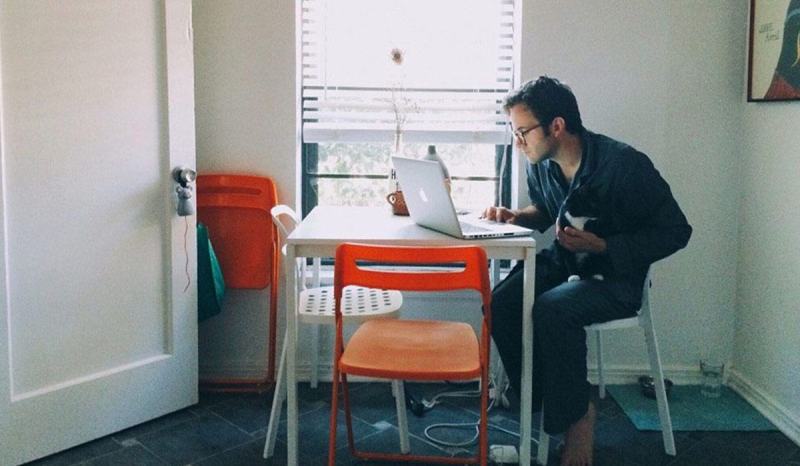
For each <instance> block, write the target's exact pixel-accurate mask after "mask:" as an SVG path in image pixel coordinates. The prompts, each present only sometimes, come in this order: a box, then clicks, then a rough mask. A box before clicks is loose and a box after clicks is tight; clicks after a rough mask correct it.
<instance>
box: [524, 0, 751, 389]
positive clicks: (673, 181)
mask: <svg viewBox="0 0 800 466" xmlns="http://www.w3.org/2000/svg"><path fill="white" fill-rule="evenodd" d="M737 6H739V7H737ZM745 25H746V4H745V2H735V3H734V2H731V1H726V0H715V1H707V2H692V1H689V0H685V1H678V0H669V1H664V0H639V1H636V2H631V1H629V0H580V1H578V0H568V1H564V0H562V1H544V0H542V1H527V2H525V11H524V16H523V31H524V35H523V41H522V42H523V48H522V76H523V79H527V78H535V77H537V76H539V75H541V74H548V75H551V76H554V77H558V78H560V79H562V80H563V81H566V82H567V83H568V84H570V85H571V87H572V89H573V91H574V92H575V94H576V96H577V98H578V102H579V105H580V107H581V111H582V116H583V120H584V124H585V125H586V126H587V127H588V128H590V129H592V130H594V131H598V132H601V133H605V134H607V135H609V136H611V137H615V138H617V139H620V140H622V141H625V142H627V143H629V144H631V145H632V146H634V147H636V148H638V149H639V150H641V151H643V152H645V153H646V154H648V155H649V156H650V158H651V159H652V160H653V162H654V163H655V165H656V167H657V168H658V169H659V171H660V172H661V174H662V175H663V176H664V178H665V179H666V180H667V181H668V182H669V184H670V185H671V187H672V191H673V194H674V195H675V198H676V199H677V200H678V202H679V204H680V205H681V207H682V208H683V210H684V212H685V214H686V216H687V217H688V219H689V223H690V224H691V225H692V226H693V227H694V233H693V235H692V238H691V241H690V242H689V245H688V246H687V247H686V249H684V250H682V251H680V252H678V253H677V254H676V255H674V256H672V257H669V258H667V259H665V260H664V261H662V262H660V263H658V264H657V265H656V266H655V269H654V289H653V290H652V292H651V303H652V306H653V312H654V315H655V317H654V319H655V323H656V331H657V333H658V335H659V340H660V343H661V353H662V358H663V360H664V362H665V366H666V368H667V372H668V376H669V375H670V374H671V376H672V377H673V378H677V379H680V378H684V379H685V378H687V377H689V378H691V377H692V375H693V374H695V373H696V371H697V361H698V358H699V357H700V356H701V355H703V356H704V357H707V356H711V357H713V358H721V359H724V360H727V359H729V358H730V357H731V354H732V350H733V345H732V341H733V329H734V308H735V286H736V280H735V276H736V254H734V253H732V250H731V245H732V244H735V243H736V238H737V222H736V220H735V219H736V217H737V213H738V201H739V189H740V188H739V185H740V180H739V171H740V168H739V166H740V161H739V160H740V157H739V155H738V154H739V150H738V141H739V136H738V135H739V132H740V127H741V116H740V102H741V92H742V86H743V84H742V83H743V81H742V72H741V70H742V69H743V67H744V63H745V61H744V54H745V48H744V42H743V40H741V39H742V37H743V36H742V34H743V31H744V30H745ZM723 167H724V169H723ZM613 340H614V341H610V342H609V344H608V345H607V348H608V354H607V361H608V364H609V365H610V366H611V367H616V369H618V372H617V374H618V375H621V376H624V375H626V374H627V375H632V373H634V372H637V368H644V367H646V352H645V348H644V344H643V338H642V336H641V334H637V332H621V333H620V334H619V338H616V337H615V338H614V339H613ZM638 372H641V371H638Z"/></svg>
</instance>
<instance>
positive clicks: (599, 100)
mask: <svg viewBox="0 0 800 466" xmlns="http://www.w3.org/2000/svg"><path fill="white" fill-rule="evenodd" d="M265 3H269V7H268V6H266V5H265ZM278 3H279V5H277V6H276V4H278ZM293 3H294V2H291V1H283V2H259V1H256V0H240V1H224V2H211V1H199V0H196V1H195V3H194V9H195V23H194V30H195V50H196V54H197V57H196V63H197V65H196V71H197V73H196V74H197V76H196V81H197V115H198V116H197V121H198V123H197V135H198V164H199V168H200V170H201V171H207V170H211V169H214V170H218V169H219V170H222V169H224V170H253V171H255V172H259V173H264V174H268V175H271V176H275V177H276V178H277V179H278V182H279V186H280V189H281V195H282V196H283V199H289V196H290V195H291V194H292V193H293V192H294V190H295V189H296V186H295V179H296V172H295V167H296V165H295V159H294V154H295V119H294V118H295V115H294V105H295V102H294V96H295V91H296V89H295V84H294V76H295V75H294V73H295V69H294V46H293V43H294V42H293V41H294V29H293V27H294V21H295V18H294V6H293ZM746 19H747V5H746V2H744V1H729V0H713V1H707V2H702V3H700V2H693V1H689V0H682V1H681V0H669V1H663V0H640V1H637V2H630V1H627V0H581V1H578V0H568V1H567V0H562V1H554V0H539V1H533V0H526V1H525V3H524V12H523V31H524V36H523V39H522V44H523V49H522V76H523V79H527V78H533V77H536V76H538V75H540V74H545V73H546V74H550V75H552V76H556V77H559V78H562V79H563V80H565V81H567V82H568V83H569V84H570V85H572V87H573V90H574V91H575V93H576V95H577V97H578V100H579V103H580V105H581V108H582V111H583V116H584V121H585V123H586V125H587V126H588V127H589V128H591V129H593V130H595V131H599V132H603V133H606V134H608V135H610V136H612V137H616V138H618V139H621V140H623V141H626V142H628V143H630V144H632V145H633V146H635V147H637V148H639V149H640V150H642V151H644V152H645V153H647V154H648V155H649V156H650V157H651V158H652V159H653V161H654V163H655V164H656V166H657V167H658V169H659V170H660V171H661V173H662V174H663V176H664V177H665V178H666V179H667V180H668V181H669V183H670V184H671V186H672V189H673V192H674V194H675V197H676V198H677V199H678V202H679V203H680V204H681V206H682V207H683V209H684V211H685V213H686V215H687V217H688V218H689V221H690V223H691V224H692V225H693V227H694V228H695V232H694V235H693V237H692V240H691V241H690V243H689V246H688V247H687V248H686V249H685V250H683V251H681V252H679V253H678V254H676V255H675V256H673V257H670V258H669V259H667V260H665V261H663V262H662V263H659V264H658V265H657V266H656V267H655V271H654V273H655V276H654V278H655V283H656V287H655V289H654V291H653V292H652V302H653V305H654V311H655V313H656V315H655V319H656V326H657V331H658V333H659V338H660V340H661V347H662V357H663V359H664V361H665V365H666V368H667V370H668V375H669V376H671V377H672V378H674V379H681V378H683V379H690V378H692V377H693V376H694V375H695V374H696V373H697V360H698V358H699V357H701V356H711V357H713V358H720V359H724V360H730V359H731V356H732V353H733V343H732V342H733V337H734V319H735V302H736V278H735V277H736V272H737V256H736V254H735V253H733V252H732V249H731V245H732V244H737V238H738V223H737V220H736V219H737V218H738V215H739V202H740V192H741V188H740V185H741V176H740V174H741V170H742V166H741V165H742V162H741V160H742V158H743V157H742V152H741V149H740V147H739V145H740V142H741V140H742V139H741V136H740V135H741V131H742V123H743V119H742V113H741V108H742V103H741V102H742V93H743V82H744V81H743V76H742V70H743V69H744V66H745V40H744V34H745V31H746ZM786 147H787V148H788V147H789V145H788V144H787V145H786ZM745 158H746V157H745ZM523 186H524V184H523ZM523 189H524V188H523ZM522 195H523V196H525V193H524V190H523V192H522ZM787 234H788V233H787ZM232 296H233V299H231V301H230V302H229V303H228V306H227V307H228V308H227V309H226V311H225V312H224V313H223V314H222V315H221V316H219V318H215V319H212V320H211V321H209V322H208V323H206V324H205V325H203V327H202V330H203V332H202V333H201V336H203V337H205V338H204V341H206V342H207V341H208V340H210V339H211V338H212V337H213V339H214V340H217V341H221V342H223V343H217V344H214V345H213V347H207V348H204V350H203V352H202V353H201V362H203V363H204V364H207V363H208V362H209V361H210V360H212V359H216V361H217V363H219V364H222V365H225V364H227V363H230V361H234V362H235V364H234V365H236V364H240V363H242V361H243V359H242V356H241V353H240V352H239V350H238V348H242V346H241V344H240V343H241V342H246V348H245V352H246V353H247V354H248V356H247V357H248V358H250V359H249V360H253V359H252V357H251V356H252V355H253V354H254V351H255V348H256V347H258V341H259V340H260V339H262V337H261V335H262V333H261V332H262V328H261V327H258V326H252V321H253V319H255V317H254V316H258V315H260V313H262V312H263V307H261V306H262V305H261V303H263V302H264V299H256V298H252V299H250V298H248V299H243V298H242V299H240V298H241V297H237V293H232ZM787 312H788V310H787ZM211 327H214V328H213V329H212V328H211ZM248 329H250V332H249V333H248V332H247V330H248ZM206 345H207V343H206ZM226 345H233V347H231V348H229V349H228V350H227V352H225V351H224V350H225V348H224V346H226ZM234 348H236V349H234ZM262 348H263V347H262ZM256 354H257V353H256ZM321 360H322V361H326V360H327V358H324V357H323V359H321ZM607 360H608V362H609V365H610V366H611V367H612V369H613V368H616V369H617V372H616V373H617V375H618V376H621V377H629V376H632V375H635V374H637V373H639V372H641V370H643V369H644V367H646V358H645V350H644V345H643V342H642V337H641V335H637V334H636V332H623V333H621V334H620V335H619V338H615V339H614V341H613V342H609V345H608V357H607ZM226 361H227V362H226ZM246 362H247V361H245V363H246ZM228 365H230V364H228ZM612 373H613V371H612ZM787 387H788V386H787Z"/></svg>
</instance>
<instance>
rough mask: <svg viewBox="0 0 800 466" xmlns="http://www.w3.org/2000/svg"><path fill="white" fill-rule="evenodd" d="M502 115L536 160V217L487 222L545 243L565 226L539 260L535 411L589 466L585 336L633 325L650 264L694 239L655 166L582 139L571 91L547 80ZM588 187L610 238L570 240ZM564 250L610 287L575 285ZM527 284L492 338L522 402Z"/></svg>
mask: <svg viewBox="0 0 800 466" xmlns="http://www.w3.org/2000/svg"><path fill="white" fill-rule="evenodd" d="M504 108H505V110H506V112H508V114H509V118H510V120H511V125H512V128H513V131H514V139H515V144H516V146H517V149H518V150H520V151H522V152H523V153H524V154H525V155H526V157H527V159H528V164H527V167H526V168H527V177H528V195H529V197H530V199H531V202H532V205H531V206H529V207H526V208H524V209H520V210H510V209H507V208H504V207H489V208H488V209H486V211H485V212H484V217H487V218H491V219H495V220H497V221H499V222H509V223H515V224H519V225H523V226H527V227H530V228H536V229H538V230H539V231H542V232H543V231H545V230H546V229H548V228H549V227H550V226H551V225H553V224H556V241H555V242H554V244H553V245H552V246H551V247H550V248H549V249H546V250H544V251H542V252H540V253H539V254H537V256H536V284H535V289H536V300H535V304H534V306H533V321H534V362H533V377H534V378H533V400H534V401H533V403H534V404H533V405H534V407H538V406H540V403H541V405H543V406H544V408H545V411H544V413H545V419H544V429H545V431H546V432H548V433H550V434H557V433H561V432H566V434H565V438H564V441H565V443H564V450H563V453H562V457H561V464H562V465H570V466H572V465H581V466H582V465H590V464H592V448H593V444H594V440H593V430H594V422H595V416H596V415H595V407H594V406H593V404H592V403H591V401H590V399H589V389H590V386H589V383H588V382H587V380H586V332H585V331H584V329H583V327H584V326H585V325H588V324H593V323H597V322H605V321H609V320H614V319H620V318H624V317H631V316H633V315H635V313H636V311H637V310H638V308H639V306H640V305H641V299H642V288H643V285H644V280H645V277H646V275H647V271H648V268H649V266H650V264H652V263H653V262H655V261H657V260H659V259H662V258H664V257H666V256H669V255H670V254H672V253H674V252H675V251H677V250H679V249H681V248H683V247H684V246H686V244H687V242H688V241H689V237H690V236H691V233H692V228H691V227H690V226H689V224H688V223H687V221H686V217H685V216H684V215H683V212H681V209H680V207H678V204H677V202H676V201H675V199H674V198H673V196H672V193H671V191H670V188H669V186H668V185H667V183H666V182H665V181H664V179H663V178H661V176H660V175H659V173H658V171H657V170H656V169H655V167H653V164H652V163H651V161H650V160H649V159H648V158H647V156H646V155H644V154H642V153H641V152H638V151H637V150H635V149H633V148H632V147H630V146H628V145H625V144H623V143H621V142H618V141H615V140H613V139H611V138H609V137H606V136H603V135H600V134H595V133H592V132H590V131H588V130H586V129H585V128H584V127H583V123H582V122H581V117H580V112H579V110H578V104H577V102H576V100H575V96H574V95H573V94H572V91H571V90H570V89H569V87H567V86H566V85H564V84H562V83H561V82H559V81H558V80H556V79H553V78H549V77H546V76H542V77H540V78H539V79H537V80H536V81H529V82H527V83H525V84H524V85H522V86H521V87H520V88H519V89H517V90H516V91H514V92H512V93H511V94H510V95H509V96H508V97H507V98H506V101H505V104H504ZM587 184H588V185H591V187H592V192H593V193H595V195H596V196H597V197H598V199H597V201H598V202H597V204H599V205H600V206H601V207H600V210H601V211H600V212H597V216H598V221H599V222H602V224H603V225H604V227H603V232H604V233H603V235H602V237H601V236H598V235H596V234H593V233H591V232H589V231H579V230H576V229H575V228H572V227H566V228H560V226H559V225H558V223H557V220H556V219H557V218H558V213H559V208H560V207H561V205H562V203H563V202H564V200H565V199H566V197H567V196H568V195H569V193H570V192H572V191H573V190H575V189H577V188H578V187H580V186H583V185H587ZM556 243H558V244H559V245H560V246H562V247H563V249H562V248H558V247H557V245H556ZM564 250H566V251H568V252H567V254H569V253H588V254H591V255H593V257H592V259H593V262H594V263H600V264H601V265H602V270H603V274H602V280H599V279H594V278H589V279H587V278H584V279H583V280H579V281H567V278H568V276H569V273H568V272H567V269H566V267H565V264H564V254H565V253H564ZM588 276H591V274H590V275H588ZM522 281H523V270H522V264H517V266H516V267H515V268H514V269H513V270H512V271H511V273H510V274H509V275H508V277H507V278H506V279H505V280H503V281H502V282H501V283H499V284H498V285H497V287H496V288H495V290H494V291H493V296H492V336H493V337H494V341H495V343H496V344H497V347H498V350H499V351H500V356H501V357H502V359H503V365H504V366H505V368H506V371H507V372H508V375H509V379H510V380H511V384H512V387H513V388H514V389H516V390H517V391H519V387H520V371H521V360H520V354H521V350H520V347H521V334H522V330H521V328H522V316H521V315H520V309H521V308H522V286H523V283H522Z"/></svg>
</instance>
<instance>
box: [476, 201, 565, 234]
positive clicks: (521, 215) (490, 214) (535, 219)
mask: <svg viewBox="0 0 800 466" xmlns="http://www.w3.org/2000/svg"><path fill="white" fill-rule="evenodd" d="M483 218H487V219H489V220H494V221H496V222H502V223H513V224H515V225H519V226H523V227H526V228H531V229H535V230H539V231H544V230H546V229H548V228H550V225H552V223H551V222H550V216H549V215H547V214H546V213H544V212H543V211H541V210H539V208H538V207H536V206H535V205H530V206H528V207H525V208H523V209H515V210H512V209H507V208H505V207H489V208H488V209H486V210H485V211H483Z"/></svg>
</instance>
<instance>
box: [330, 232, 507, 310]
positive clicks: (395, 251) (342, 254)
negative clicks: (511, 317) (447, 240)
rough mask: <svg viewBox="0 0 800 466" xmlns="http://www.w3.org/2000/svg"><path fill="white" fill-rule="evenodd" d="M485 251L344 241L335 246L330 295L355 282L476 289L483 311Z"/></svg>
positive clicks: (487, 297) (487, 300)
mask: <svg viewBox="0 0 800 466" xmlns="http://www.w3.org/2000/svg"><path fill="white" fill-rule="evenodd" d="M359 262H362V263H367V265H369V264H371V263H374V264H392V265H403V264H408V265H412V264H413V265H458V266H461V267H463V268H460V267H459V268H458V269H455V270H433V271H406V270H396V269H395V270H386V269H378V270H376V269H369V268H365V267H361V266H359V264H358V263H359ZM487 266H488V263H487V259H486V251H484V250H483V248H481V247H479V246H450V247H405V246H375V245H367V244H354V243H344V244H341V245H339V247H337V248H336V263H335V266H334V283H335V287H334V297H335V298H336V299H337V301H338V299H339V298H340V297H341V293H342V288H344V287H345V286H348V285H358V286H363V287H367V288H382V289H394V290H405V291H445V290H463V289H471V290H476V291H477V292H478V293H480V294H481V297H482V300H483V307H484V312H485V313H486V314H488V313H489V310H490V309H491V306H490V304H491V286H490V284H489V271H488V268H487Z"/></svg>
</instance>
